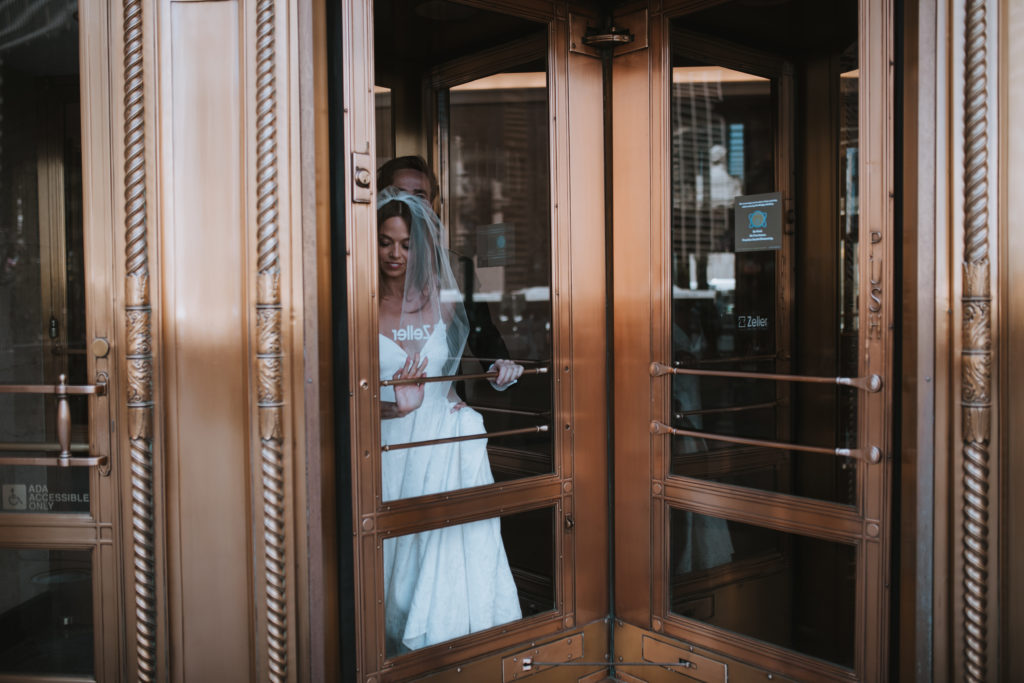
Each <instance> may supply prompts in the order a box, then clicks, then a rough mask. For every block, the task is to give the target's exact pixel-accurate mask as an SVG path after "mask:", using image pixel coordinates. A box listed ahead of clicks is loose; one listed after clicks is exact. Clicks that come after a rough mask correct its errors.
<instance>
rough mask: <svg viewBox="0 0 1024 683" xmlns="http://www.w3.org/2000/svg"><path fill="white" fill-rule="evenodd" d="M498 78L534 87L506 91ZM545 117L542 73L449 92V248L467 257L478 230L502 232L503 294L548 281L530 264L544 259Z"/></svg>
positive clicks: (545, 269) (544, 265)
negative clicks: (500, 228)
mask: <svg viewBox="0 0 1024 683" xmlns="http://www.w3.org/2000/svg"><path fill="white" fill-rule="evenodd" d="M502 76H508V77H512V78H516V77H518V78H519V79H520V80H522V79H523V78H524V77H526V78H530V79H532V81H538V80H539V84H537V85H533V87H522V86H520V87H514V88H509V87H502V86H505V85H507V83H503V82H502V81H501V80H500V78H501V77H502ZM488 82H489V83H490V85H488ZM525 85H527V86H529V85H532V82H531V81H527V82H526V83H525ZM546 116H547V89H546V88H545V87H544V74H542V73H526V74H499V75H498V76H492V77H490V78H488V79H485V82H483V83H481V82H471V83H468V84H465V85H463V86H457V87H455V88H452V90H451V103H450V120H451V137H450V140H451V150H450V153H451V157H450V163H451V169H452V171H451V174H452V178H451V209H450V214H449V215H450V222H451V231H452V242H453V246H454V248H455V249H456V250H457V251H458V252H459V253H460V254H461V255H464V256H469V257H474V256H475V255H476V254H477V251H478V249H479V248H480V244H479V235H480V232H481V228H484V227H486V226H489V225H496V224H504V225H505V226H506V229H507V230H508V231H510V232H512V233H514V234H513V235H512V236H510V238H509V243H510V244H511V245H514V248H513V249H512V250H510V251H511V253H509V254H507V255H506V265H504V266H501V267H502V269H503V270H502V279H503V283H504V290H505V291H506V292H510V291H514V290H518V289H523V288H526V287H534V286H547V285H548V283H549V281H550V261H548V260H547V259H544V258H540V259H538V258H536V256H537V255H539V254H546V253H547V251H548V249H547V243H546V240H547V239H548V237H547V236H548V234H549V225H550V221H551V219H550V215H551V214H550V208H549V203H548V197H549V189H548V187H549V177H550V172H549V168H548V166H547V164H546V161H545V160H546V158H547V149H548V139H547V137H546V135H545V133H544V131H545V130H546V128H545V126H544V123H545V118H546ZM480 265H483V264H482V263H481V264H480Z"/></svg>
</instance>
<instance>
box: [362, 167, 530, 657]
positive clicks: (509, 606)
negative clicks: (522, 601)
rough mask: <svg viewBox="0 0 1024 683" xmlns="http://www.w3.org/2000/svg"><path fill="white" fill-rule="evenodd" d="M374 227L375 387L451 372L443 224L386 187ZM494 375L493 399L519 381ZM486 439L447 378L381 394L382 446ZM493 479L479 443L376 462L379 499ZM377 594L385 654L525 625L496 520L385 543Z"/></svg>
mask: <svg viewBox="0 0 1024 683" xmlns="http://www.w3.org/2000/svg"><path fill="white" fill-rule="evenodd" d="M377 230H378V246H377V249H378V253H377V257H378V263H379V267H380V293H379V303H380V334H379V343H380V378H381V379H382V380H383V379H405V380H408V379H419V378H423V377H441V376H444V377H447V376H451V375H455V374H457V371H458V368H459V365H460V362H461V359H462V352H463V348H464V346H465V344H466V338H467V336H468V334H469V325H468V323H467V320H466V311H465V308H464V306H463V303H462V295H461V293H460V292H459V289H458V286H457V285H456V282H455V278H454V276H453V274H452V270H451V266H450V265H449V259H448V252H447V249H446V246H445V244H446V242H445V235H444V232H443V227H442V226H441V223H440V221H439V220H438V218H437V216H436V215H435V214H434V212H433V210H432V209H431V208H430V206H429V205H428V204H427V203H426V201H424V200H422V199H420V198H418V197H416V196H414V195H410V194H406V193H404V192H401V191H399V190H398V189H396V188H394V187H389V188H387V189H385V190H383V191H381V192H380V193H379V195H378V199H377ZM492 370H493V371H494V372H496V373H497V374H496V376H495V377H494V378H492V380H491V384H492V385H493V386H494V387H495V388H496V389H498V390H504V389H506V388H507V387H509V386H511V385H512V384H514V383H515V382H516V381H517V380H518V378H519V376H520V375H521V374H522V372H523V368H522V366H520V365H518V364H516V363H513V362H511V361H509V360H498V361H496V362H495V363H494V365H493V366H492ZM484 433H485V430H484V424H483V419H482V418H481V416H480V414H479V413H477V412H476V411H475V410H473V409H472V408H470V407H468V406H466V404H465V403H463V402H462V401H461V400H460V399H459V397H458V395H457V394H456V393H455V388H454V386H453V384H452V382H451V381H438V382H415V383H404V384H398V385H396V386H393V387H392V386H388V387H383V388H382V389H381V441H382V444H383V445H384V446H396V445H400V444H406V443H411V442H419V441H429V440H433V439H443V438H449V437H457V436H470V435H478V434H481V435H482V434H484ZM493 481H494V477H493V476H492V474H491V468H490V464H489V462H488V459H487V440H486V439H485V438H479V439H474V440H468V441H461V442H456V443H443V444H434V445H428V446H419V447H412V448H396V449H394V450H390V449H389V450H387V451H385V452H384V453H383V454H382V487H383V500H385V501H388V500H396V499H399V498H411V497H414V496H422V495H427V494H431V493H438V492H441V491H452V490H455V489H463V488H468V487H471V486H482V485H485V484H490V483H493ZM384 596H385V609H384V613H385V630H386V636H387V654H388V656H395V655H397V654H401V653H402V652H407V651H409V650H414V649H416V648H420V647H425V646H427V645H432V644H434V643H439V642H442V641H445V640H449V639H451V638H457V637H459V636H462V635H466V634H467V633H472V632H475V631H479V630H482V629H486V628H490V627H492V626H496V625H498V624H503V623H506V622H509V621H514V620H516V619H520V618H521V616H522V614H521V612H520V608H519V600H518V596H517V593H516V586H515V583H514V582H513V580H512V572H511V570H510V569H509V564H508V558H507V557H506V555H505V548H504V545H503V544H502V541H501V527H500V520H499V519H497V518H493V519H486V520H481V521H477V522H471V523H468V524H461V525H458V526H451V527H444V528H440V529H432V530H429V531H424V532H421V533H417V534H409V535H406V536H400V537H397V538H389V539H386V540H385V541H384Z"/></svg>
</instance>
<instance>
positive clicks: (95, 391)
mask: <svg viewBox="0 0 1024 683" xmlns="http://www.w3.org/2000/svg"><path fill="white" fill-rule="evenodd" d="M61 377H62V378H63V377H64V375H61ZM0 394H40V395H44V396H46V395H53V394H56V395H58V396H61V395H64V396H106V395H107V385H106V384H61V383H58V384H0Z"/></svg>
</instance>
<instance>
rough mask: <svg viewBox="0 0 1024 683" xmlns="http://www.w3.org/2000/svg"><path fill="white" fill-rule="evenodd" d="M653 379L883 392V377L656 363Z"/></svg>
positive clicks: (653, 367)
mask: <svg viewBox="0 0 1024 683" xmlns="http://www.w3.org/2000/svg"><path fill="white" fill-rule="evenodd" d="M650 372H651V377H661V376H662V375H699V376H701V377H738V378H740V379H768V380H777V381H781V382H809V383H811V384H838V385H840V386H844V387H856V388H858V389H860V390H862V391H870V392H871V393H873V394H874V393H878V392H879V391H881V390H882V377H881V376H880V375H869V376H867V377H808V376H806V375H779V374H776V373H770V372H741V371H739V370H697V369H695V368H674V367H672V366H671V365H665V364H664V363H658V362H654V363H651V367H650Z"/></svg>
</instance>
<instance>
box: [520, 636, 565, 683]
mask: <svg viewBox="0 0 1024 683" xmlns="http://www.w3.org/2000/svg"><path fill="white" fill-rule="evenodd" d="M582 657H583V634H582V633H577V634H575V635H570V636H566V637H565V638H562V639H560V640H556V641H554V642H551V643H546V644H544V645H539V646H537V647H531V648H529V649H527V650H520V651H519V652H516V653H515V654H512V655H506V656H505V657H503V658H502V660H501V681H502V683H509V682H510V681H521V680H523V679H524V678H528V677H530V676H533V675H534V674H538V673H540V672H542V671H545V670H546V669H549V668H551V666H552V664H551V663H554V662H558V663H568V662H573V661H574V660H578V659H580V658H582ZM540 662H544V663H540Z"/></svg>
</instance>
